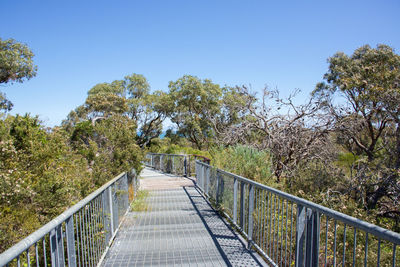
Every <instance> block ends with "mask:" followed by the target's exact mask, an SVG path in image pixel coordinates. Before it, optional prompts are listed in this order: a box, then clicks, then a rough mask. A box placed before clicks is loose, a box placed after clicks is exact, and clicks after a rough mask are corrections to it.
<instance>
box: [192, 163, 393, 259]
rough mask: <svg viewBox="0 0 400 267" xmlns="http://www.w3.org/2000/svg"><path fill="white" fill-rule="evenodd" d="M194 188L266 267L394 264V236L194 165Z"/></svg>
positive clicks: (233, 175) (338, 214) (352, 219)
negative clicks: (236, 231)
mask: <svg viewBox="0 0 400 267" xmlns="http://www.w3.org/2000/svg"><path fill="white" fill-rule="evenodd" d="M195 172H196V178H197V186H198V187H199V188H200V189H201V190H202V191H203V193H204V194H205V195H206V197H208V198H209V199H210V200H215V202H214V203H216V204H217V206H216V207H217V208H220V210H221V211H222V212H223V213H224V214H225V215H226V216H227V217H228V219H229V220H231V222H232V223H233V224H234V225H235V226H236V227H237V228H238V230H239V231H240V232H241V233H243V235H244V236H245V237H246V238H247V240H248V243H249V246H250V247H254V248H255V249H256V250H257V251H258V252H259V253H260V254H261V255H263V256H264V257H265V259H267V260H268V261H269V262H270V263H271V264H272V265H276V266H338V265H341V266H400V257H399V253H400V251H399V250H400V248H399V247H400V234H398V233H394V232H391V231H389V230H387V229H383V228H381V227H379V226H376V225H372V224H370V223H367V222H364V221H362V220H359V219H356V218H353V217H351V216H348V215H345V214H343V213H340V212H337V211H334V210H331V209H329V208H326V207H323V206H321V205H318V204H315V203H312V202H310V201H307V200H305V199H301V198H298V197H296V196H293V195H290V194H287V193H285V192H282V191H279V190H276V189H274V188H271V187H268V186H265V185H262V184H259V183H257V182H254V181H251V180H249V179H246V178H243V177H241V176H238V175H235V174H232V173H229V172H226V171H223V170H220V169H217V168H214V167H212V166H210V165H208V164H205V163H203V162H200V161H196V169H195Z"/></svg>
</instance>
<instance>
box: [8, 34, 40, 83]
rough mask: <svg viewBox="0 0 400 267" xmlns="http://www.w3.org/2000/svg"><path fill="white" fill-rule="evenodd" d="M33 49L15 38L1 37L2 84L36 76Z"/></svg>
mask: <svg viewBox="0 0 400 267" xmlns="http://www.w3.org/2000/svg"><path fill="white" fill-rule="evenodd" d="M33 56H34V55H33V53H32V51H31V50H30V49H29V48H28V46H26V45H25V44H21V43H18V42H17V41H15V40H13V39H7V40H2V39H1V38H0V84H1V83H8V82H23V81H24V79H27V80H29V79H30V78H32V77H34V76H36V71H37V67H36V66H35V65H34V64H33V61H32V58H33Z"/></svg>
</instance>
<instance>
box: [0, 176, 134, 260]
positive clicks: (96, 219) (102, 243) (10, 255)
mask: <svg viewBox="0 0 400 267" xmlns="http://www.w3.org/2000/svg"><path fill="white" fill-rule="evenodd" d="M137 181H138V179H137V176H136V172H135V171H134V170H133V171H131V172H130V173H129V174H128V173H126V172H124V173H121V174H120V175H118V176H117V177H115V178H114V179H112V180H111V181H109V182H107V183H106V184H104V185H103V186H101V187H100V188H98V189H97V190H96V191H94V192H93V193H91V194H90V195H88V196H87V197H85V198H84V199H83V200H81V201H79V202H78V203H77V204H75V205H74V206H72V207H71V208H69V209H67V210H66V211H65V212H63V213H62V214H60V215H59V216H57V217H56V218H55V219H53V220H51V221H50V222H48V223H47V224H45V225H44V226H42V227H41V228H40V229H38V230H37V231H35V232H34V233H32V234H30V235H29V236H28V237H26V238H25V239H23V240H21V241H20V242H18V243H17V244H15V245H14V246H12V247H11V248H9V249H7V250H6V251H5V252H3V253H2V254H0V266H5V265H7V266H8V265H9V264H12V263H13V261H16V263H17V265H18V266H20V265H21V264H24V263H26V265H28V266H30V265H31V264H32V263H35V264H36V265H37V266H39V261H40V260H41V261H42V263H41V264H42V265H45V266H47V261H48V260H50V263H51V266H65V264H66V262H67V263H68V266H77V265H79V266H95V265H97V264H98V263H99V262H101V260H102V259H103V257H104V255H105V253H106V252H107V249H108V246H109V244H110V243H111V241H112V240H113V238H114V237H115V234H116V232H117V230H118V228H119V225H120V223H121V220H122V217H123V216H124V215H125V213H126V212H127V211H128V210H129V193H130V192H129V191H130V190H129V188H132V187H133V188H132V190H133V191H134V192H136V190H137ZM64 239H65V240H64ZM46 243H47V244H46ZM65 247H66V252H67V255H65V251H64V248H65ZM39 251H40V252H41V253H40V252H39Z"/></svg>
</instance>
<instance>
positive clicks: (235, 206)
mask: <svg viewBox="0 0 400 267" xmlns="http://www.w3.org/2000/svg"><path fill="white" fill-rule="evenodd" d="M233 179H234V180H233V222H234V223H235V224H236V222H237V195H238V194H237V191H238V180H237V178H236V177H234V178H233Z"/></svg>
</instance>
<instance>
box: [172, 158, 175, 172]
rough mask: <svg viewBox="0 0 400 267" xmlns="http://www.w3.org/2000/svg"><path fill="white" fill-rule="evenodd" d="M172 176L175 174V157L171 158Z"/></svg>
mask: <svg viewBox="0 0 400 267" xmlns="http://www.w3.org/2000/svg"><path fill="white" fill-rule="evenodd" d="M172 174H175V156H172Z"/></svg>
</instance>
